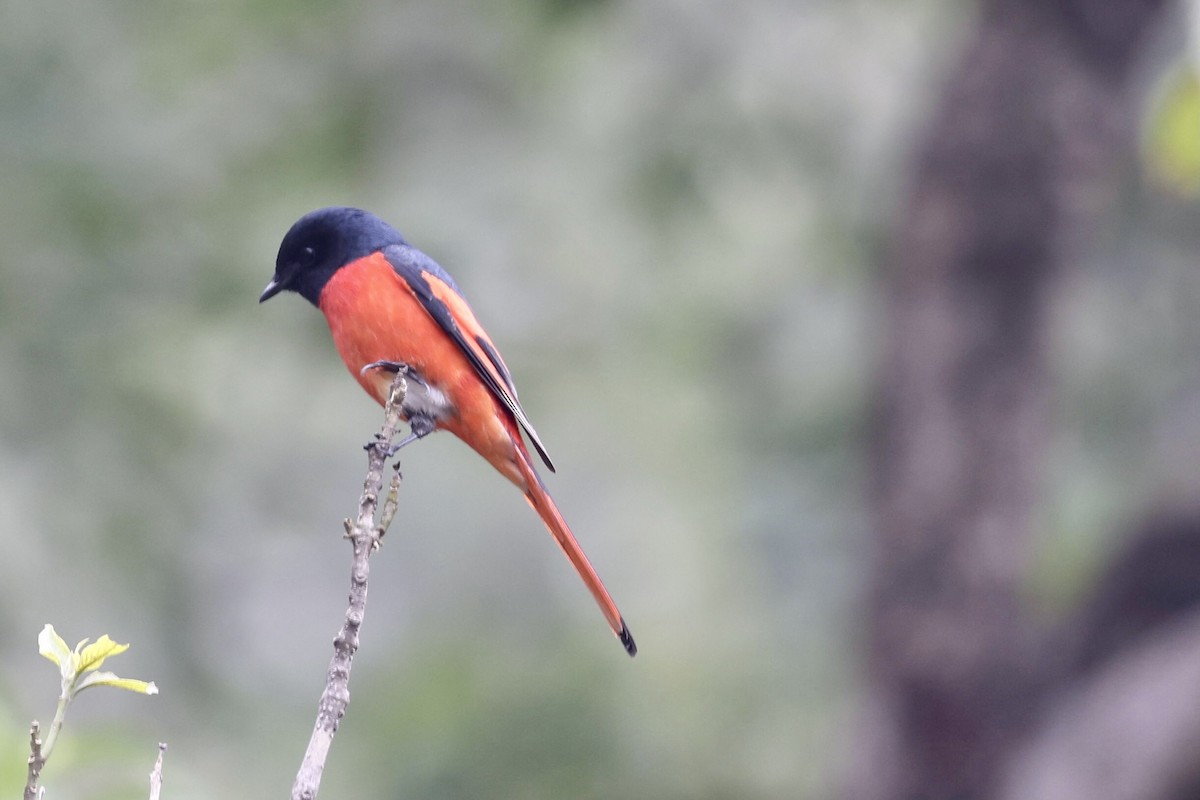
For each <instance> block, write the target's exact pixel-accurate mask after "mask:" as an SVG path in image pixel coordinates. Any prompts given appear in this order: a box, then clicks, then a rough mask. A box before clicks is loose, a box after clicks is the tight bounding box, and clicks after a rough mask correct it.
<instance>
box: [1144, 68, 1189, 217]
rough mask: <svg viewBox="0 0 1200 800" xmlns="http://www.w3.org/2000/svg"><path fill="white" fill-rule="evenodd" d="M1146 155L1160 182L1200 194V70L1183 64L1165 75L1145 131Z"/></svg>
mask: <svg viewBox="0 0 1200 800" xmlns="http://www.w3.org/2000/svg"><path fill="white" fill-rule="evenodd" d="M1145 153H1146V159H1147V161H1148V163H1149V166H1150V170H1151V173H1152V174H1153V175H1154V176H1155V178H1156V180H1158V182H1159V183H1161V184H1163V185H1164V186H1166V187H1167V188H1169V189H1173V190H1174V191H1177V192H1179V193H1181V194H1184V195H1188V196H1196V195H1200V73H1198V72H1197V70H1196V69H1194V68H1192V67H1191V66H1184V67H1182V68H1181V69H1179V70H1176V71H1175V72H1174V73H1172V74H1170V75H1169V76H1167V77H1166V78H1165V79H1164V88H1163V89H1162V91H1161V92H1160V95H1159V99H1158V102H1157V103H1156V105H1155V108H1154V109H1153V111H1152V113H1151V117H1150V121H1149V125H1148V127H1147V131H1146V147H1145Z"/></svg>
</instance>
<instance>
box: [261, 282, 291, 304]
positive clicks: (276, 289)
mask: <svg viewBox="0 0 1200 800" xmlns="http://www.w3.org/2000/svg"><path fill="white" fill-rule="evenodd" d="M286 288H287V283H286V281H284V280H282V279H281V278H280V277H279V276H278V275H276V276H275V277H273V278H271V282H270V283H268V284H267V288H265V289H263V291H262V294H260V295H259V296H258V302H260V303H265V302H267V301H268V300H270V299H271V298H272V297H274V296H275V295H277V294H279V293H280V292H282V291H283V290H284V289H286Z"/></svg>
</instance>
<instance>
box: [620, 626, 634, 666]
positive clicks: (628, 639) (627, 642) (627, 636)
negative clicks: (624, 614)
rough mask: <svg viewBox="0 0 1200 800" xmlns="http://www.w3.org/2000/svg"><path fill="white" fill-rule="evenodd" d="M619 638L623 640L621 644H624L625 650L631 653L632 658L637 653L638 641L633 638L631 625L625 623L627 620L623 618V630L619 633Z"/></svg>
mask: <svg viewBox="0 0 1200 800" xmlns="http://www.w3.org/2000/svg"><path fill="white" fill-rule="evenodd" d="M617 638H618V639H620V640H621V644H622V645H624V647H625V652H626V653H629V657H630V658H633V657H634V656H636V655H637V642H635V641H634V640H633V634H632V633H630V632H629V626H628V625H626V624H625V620H621V632H620V633H618V634H617Z"/></svg>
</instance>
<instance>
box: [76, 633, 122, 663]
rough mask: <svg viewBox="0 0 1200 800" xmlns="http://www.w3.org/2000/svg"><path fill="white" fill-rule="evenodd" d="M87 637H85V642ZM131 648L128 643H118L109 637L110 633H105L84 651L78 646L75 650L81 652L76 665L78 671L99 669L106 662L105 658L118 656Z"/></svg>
mask: <svg viewBox="0 0 1200 800" xmlns="http://www.w3.org/2000/svg"><path fill="white" fill-rule="evenodd" d="M86 641H87V639H84V640H83V642H80V643H79V644H81V645H82V644H83V643H84V642H86ZM128 649H129V645H127V644H117V643H116V642H114V641H113V640H112V639H110V638H108V634H107V633H106V634H104V635H103V636H101V637H100V638H99V639H97V640H96V641H95V642H93V643H92V644H89V645H88V646H87V647H84V648H83V649H82V651H80V649H79V648H78V647H76V649H75V652H76V653H78V654H79V662H78V666H77V667H76V671H77V672H81V673H82V672H90V671H92V670H94V669H99V668H100V665H101V664H103V663H104V659H106V658H108V657H109V656H116V655H120V654H121V653H124V652H125V651H126V650H128Z"/></svg>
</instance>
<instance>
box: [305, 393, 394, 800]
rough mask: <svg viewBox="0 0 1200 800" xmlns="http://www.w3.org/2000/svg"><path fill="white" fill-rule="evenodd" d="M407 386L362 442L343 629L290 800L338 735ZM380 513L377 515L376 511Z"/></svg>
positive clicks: (308, 788)
mask: <svg viewBox="0 0 1200 800" xmlns="http://www.w3.org/2000/svg"><path fill="white" fill-rule="evenodd" d="M407 389H408V384H407V383H406V382H405V380H404V373H403V371H401V372H398V373H397V375H396V379H395V380H394V381H393V382H392V388H391V391H390V392H389V397H388V403H387V407H386V412H385V414H384V420H383V427H382V428H380V429H379V433H377V434H375V440H374V441H372V442H371V443H370V444H368V445H367V448H366V450H367V465H368V466H367V479H366V481H364V482H363V492H362V496H361V497H360V498H359V501H358V517H357V518H356V519H355V520H354V521H353V522H351V521H350V520H349V519H347V520H346V521H345V526H346V538H347V539H349V540H350V542H351V544H352V545H353V547H354V562H353V566H352V568H351V571H350V605H349V607H347V609H346V619H345V621H344V622H343V623H342V629H341V630H340V631H338V635H337V637H336V638H334V640H333V659H332V660H331V661H330V662H329V672H328V674H327V677H326V680H325V691H323V692H322V693H321V699H320V701H319V702H318V703H317V721H316V724H314V725H313V732H312V737H311V738H310V739H309V741H308V749H307V750H305V752H304V760H303V761H302V762H301V763H300V769H299V771H298V772H297V773H296V782H295V783H294V784H292V800H314V798H316V796H317V791H318V790H319V789H320V787H321V774H322V772H324V770H325V759H326V758H327V757H328V756H329V748H330V746H331V745H332V744H333V736H334V734H335V733H337V727H338V723H339V722H340V721H341V719H342V717H343V716H344V715H345V713H346V706H347V705H349V703H350V667H351V663H352V662H353V660H354V654H355V653H356V652H357V651H358V629H359V628H360V627H361V626H362V622H363V616H364V615H365V614H366V608H367V576H368V574H369V572H370V561H369V559H370V557H371V554H372V553H373V552H375V550H377V549H378V548H379V543H380V540H381V539H382V538H383V534H384V533H385V532H386V531H387V528H388V525H390V524H391V521H392V518H393V517H394V516H395V513H396V506H397V504H398V502H399V501H398V495H399V492H400V472H399V470H397V471H396V472H395V474H393V475H392V480H391V484H390V487H389V489H388V494H387V497H386V498H385V500H384V504H383V508H382V509H379V493H380V491H382V489H383V468H384V465H385V464H386V462H387V459H388V457H389V456H390V455H391V454H392V443H393V440H394V439H395V437H396V430H397V428H398V427H399V426H400V407H401V405H402V404H403V403H404V395H405V393H406V391H407ZM377 511H381V513H380V515H379V517H378V519H377V517H376V512H377Z"/></svg>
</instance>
